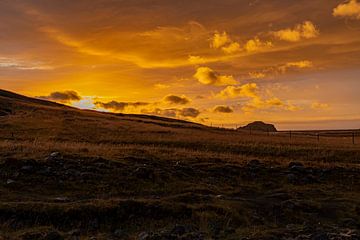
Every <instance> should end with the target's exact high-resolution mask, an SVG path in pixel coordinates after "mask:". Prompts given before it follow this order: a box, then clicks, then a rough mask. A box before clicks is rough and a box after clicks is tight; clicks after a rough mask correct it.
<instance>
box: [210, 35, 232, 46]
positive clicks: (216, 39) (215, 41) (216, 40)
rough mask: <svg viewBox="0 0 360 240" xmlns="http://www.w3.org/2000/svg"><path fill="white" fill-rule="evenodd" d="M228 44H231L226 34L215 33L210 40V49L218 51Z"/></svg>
mask: <svg viewBox="0 0 360 240" xmlns="http://www.w3.org/2000/svg"><path fill="white" fill-rule="evenodd" d="M228 42H231V40H230V38H229V36H228V35H227V33H226V32H223V33H219V32H216V33H215V34H214V36H213V37H212V39H211V44H210V46H211V47H212V48H215V49H218V48H221V47H223V46H224V45H225V44H227V43H228Z"/></svg>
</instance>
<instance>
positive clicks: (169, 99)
mask: <svg viewBox="0 0 360 240" xmlns="http://www.w3.org/2000/svg"><path fill="white" fill-rule="evenodd" d="M163 101H164V102H166V103H170V104H180V105H185V104H188V103H189V102H190V99H188V98H187V97H185V96H181V97H180V96H176V95H167V96H165V97H164V99H163Z"/></svg>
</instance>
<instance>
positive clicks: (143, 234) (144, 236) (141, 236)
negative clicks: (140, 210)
mask: <svg viewBox="0 0 360 240" xmlns="http://www.w3.org/2000/svg"><path fill="white" fill-rule="evenodd" d="M149 237H150V235H149V234H148V233H146V232H141V233H140V234H139V235H138V240H146V239H149Z"/></svg>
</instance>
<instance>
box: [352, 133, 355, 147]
mask: <svg viewBox="0 0 360 240" xmlns="http://www.w3.org/2000/svg"><path fill="white" fill-rule="evenodd" d="M352 142H353V145H355V132H353V133H352Z"/></svg>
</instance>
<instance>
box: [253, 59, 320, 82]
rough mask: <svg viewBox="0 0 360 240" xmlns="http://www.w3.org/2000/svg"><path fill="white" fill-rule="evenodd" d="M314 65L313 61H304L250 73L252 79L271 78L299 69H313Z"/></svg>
mask: <svg viewBox="0 0 360 240" xmlns="http://www.w3.org/2000/svg"><path fill="white" fill-rule="evenodd" d="M313 67H314V64H313V62H312V61H309V60H302V61H296V62H288V63H285V64H281V65H278V66H272V67H268V68H265V69H263V70H261V71H258V72H249V73H248V74H249V76H250V78H252V79H261V78H265V77H271V76H276V75H280V74H285V73H287V72H289V71H291V70H292V71H294V70H298V69H306V68H313Z"/></svg>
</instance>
